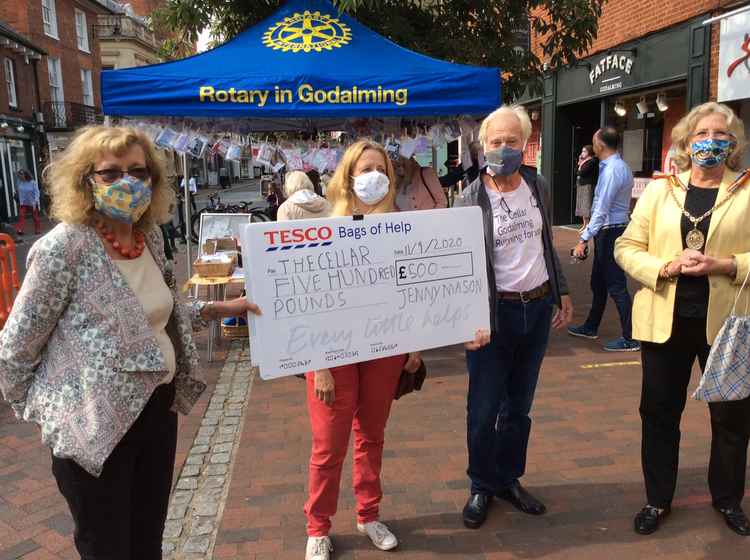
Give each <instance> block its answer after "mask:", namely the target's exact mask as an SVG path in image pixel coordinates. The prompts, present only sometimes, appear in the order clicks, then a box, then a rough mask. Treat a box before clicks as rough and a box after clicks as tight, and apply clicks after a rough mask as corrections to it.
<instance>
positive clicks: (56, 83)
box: [47, 57, 64, 103]
mask: <svg viewBox="0 0 750 560" xmlns="http://www.w3.org/2000/svg"><path fill="white" fill-rule="evenodd" d="M47 72H48V73H49V94H50V99H51V100H52V101H55V102H58V103H60V102H62V101H64V97H63V83H62V69H61V68H60V59H59V58H52V57H48V58H47Z"/></svg>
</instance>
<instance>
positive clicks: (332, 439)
mask: <svg viewBox="0 0 750 560" xmlns="http://www.w3.org/2000/svg"><path fill="white" fill-rule="evenodd" d="M395 186H396V182H395V180H394V173H393V166H392V165H391V162H390V160H389V159H388V157H387V155H386V152H385V150H384V149H383V147H382V146H380V145H379V144H377V143H375V142H372V141H369V140H361V141H359V142H356V143H355V144H353V145H352V146H350V147H349V149H348V150H347V151H346V153H345V154H344V157H343V158H342V160H341V163H340V164H339V166H338V168H337V169H336V173H335V174H334V176H333V179H331V183H330V184H329V186H328V190H327V192H326V195H327V198H328V200H329V201H330V202H331V204H332V207H333V211H332V215H333V216H351V215H354V214H378V213H383V212H392V211H394V209H395V208H394V201H395V198H396V189H395ZM488 340H489V335H488V333H485V332H478V333H477V338H476V340H475V341H474V342H472V343H468V344H467V346H469V347H471V348H478V347H479V346H480V345H482V343H486V341H488ZM419 364H420V356H419V352H413V353H411V354H409V355H408V356H404V355H400V356H392V357H387V358H380V359H376V360H368V361H365V362H359V363H356V364H350V365H346V366H339V367H334V368H331V369H324V370H318V371H315V372H313V373H308V374H307V376H306V377H307V406H308V411H309V414H310V424H311V427H312V454H311V457H310V471H309V496H308V499H307V503H306V504H305V514H306V516H307V534H308V541H307V550H306V554H305V559H306V560H329V558H330V554H331V552H332V550H333V546H332V545H331V539H330V537H329V536H328V534H329V532H330V529H331V517H333V515H334V514H335V513H336V506H337V502H338V497H339V487H340V484H341V469H342V466H343V463H344V459H345V458H346V453H347V450H348V447H349V435H350V433H351V432H352V431H353V432H354V475H353V482H354V495H355V498H356V503H357V529H358V531H359V532H360V533H362V534H365V535H367V536H368V537H370V540H372V543H373V544H374V545H375V546H376V547H377V548H379V549H380V550H392V549H393V548H395V547H396V546H398V540H397V539H396V537H395V536H394V534H393V533H392V532H391V531H390V530H389V529H388V527H386V525H385V524H383V523H381V522H380V521H379V505H380V500H381V498H382V496H383V492H382V489H381V485H380V468H381V464H382V460H383V440H384V435H385V425H386V422H387V421H388V415H389V413H390V410H391V403H392V402H393V398H394V395H395V393H396V387H397V385H398V380H399V377H400V375H401V371H402V370H407V371H411V372H413V371H416V369H417V368H418V367H419Z"/></svg>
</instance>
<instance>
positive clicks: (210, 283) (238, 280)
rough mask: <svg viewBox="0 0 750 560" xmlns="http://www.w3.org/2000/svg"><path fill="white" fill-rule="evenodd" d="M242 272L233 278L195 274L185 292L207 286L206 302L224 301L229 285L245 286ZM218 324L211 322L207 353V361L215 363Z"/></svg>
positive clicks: (232, 276) (236, 272) (236, 273)
mask: <svg viewBox="0 0 750 560" xmlns="http://www.w3.org/2000/svg"><path fill="white" fill-rule="evenodd" d="M238 272H239V274H238ZM241 272H242V271H241V269H238V270H235V273H234V274H232V275H231V276H199V275H198V274H193V276H192V277H191V278H190V280H188V281H187V283H186V284H185V288H184V291H187V290H188V289H189V288H191V287H193V286H198V287H200V286H206V288H207V289H208V299H207V300H206V301H223V300H224V299H225V296H226V287H227V284H239V285H244V284H245V275H244V274H242V273H241ZM218 323H219V322H218V321H216V320H212V321H209V326H208V351H207V360H208V361H209V362H211V361H213V351H214V341H215V339H216V334H217V332H218V327H219V324H218Z"/></svg>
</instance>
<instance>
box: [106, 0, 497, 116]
mask: <svg viewBox="0 0 750 560" xmlns="http://www.w3.org/2000/svg"><path fill="white" fill-rule="evenodd" d="M500 87H501V86H500V70H499V69H498V68H480V67H473V66H466V65H462V64H453V63H449V62H444V61H441V60H436V59H434V58H430V57H428V56H424V55H421V54H418V53H415V52H413V51H409V50H407V49H404V48H402V47H400V46H398V45H397V44H395V43H393V42H392V41H390V40H388V39H386V38H384V37H382V36H380V35H378V34H377V33H375V32H373V31H371V30H370V29H368V28H366V27H364V26H363V25H361V24H360V23H358V22H357V21H356V20H355V19H353V18H351V17H349V16H348V15H346V14H344V13H340V12H339V11H338V10H337V9H336V8H335V7H334V6H333V5H332V4H331V3H330V2H328V1H327V0H289V1H288V2H286V3H285V4H284V5H283V6H282V7H281V8H279V10H278V11H276V12H275V13H274V14H273V15H272V16H271V17H269V18H267V19H265V20H264V21H262V22H260V23H258V24H257V25H255V26H253V27H251V28H250V29H248V30H246V31H244V32H243V33H240V34H239V35H237V36H236V37H235V38H233V39H232V40H231V41H228V42H227V43H225V44H223V45H221V46H219V47H217V48H215V49H213V50H210V51H207V52H204V53H201V54H198V55H196V56H192V57H189V58H186V59H182V60H177V61H174V62H166V63H163V64H154V65H151V66H141V67H137V68H127V69H123V70H107V71H104V72H102V105H103V109H104V113H105V114H107V115H113V116H123V117H126V116H130V117H133V116H165V117H214V118H249V119H253V118H257V119H268V118H270V119H279V118H282V119H284V118H302V119H310V118H349V117H375V116H389V117H427V116H441V115H445V116H447V115H476V116H479V115H484V114H486V113H489V112H490V111H492V110H493V109H495V108H496V107H497V106H498V105H500V100H501V95H500Z"/></svg>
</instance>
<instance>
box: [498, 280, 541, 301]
mask: <svg viewBox="0 0 750 560" xmlns="http://www.w3.org/2000/svg"><path fill="white" fill-rule="evenodd" d="M548 293H549V280H547V281H546V282H545V283H544V284H542V285H541V286H537V287H536V288H534V289H533V290H529V291H528V292H497V297H498V299H509V300H511V301H520V302H521V303H528V302H530V301H534V300H535V299H539V298H543V297H544V296H546V295H547V294H548Z"/></svg>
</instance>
